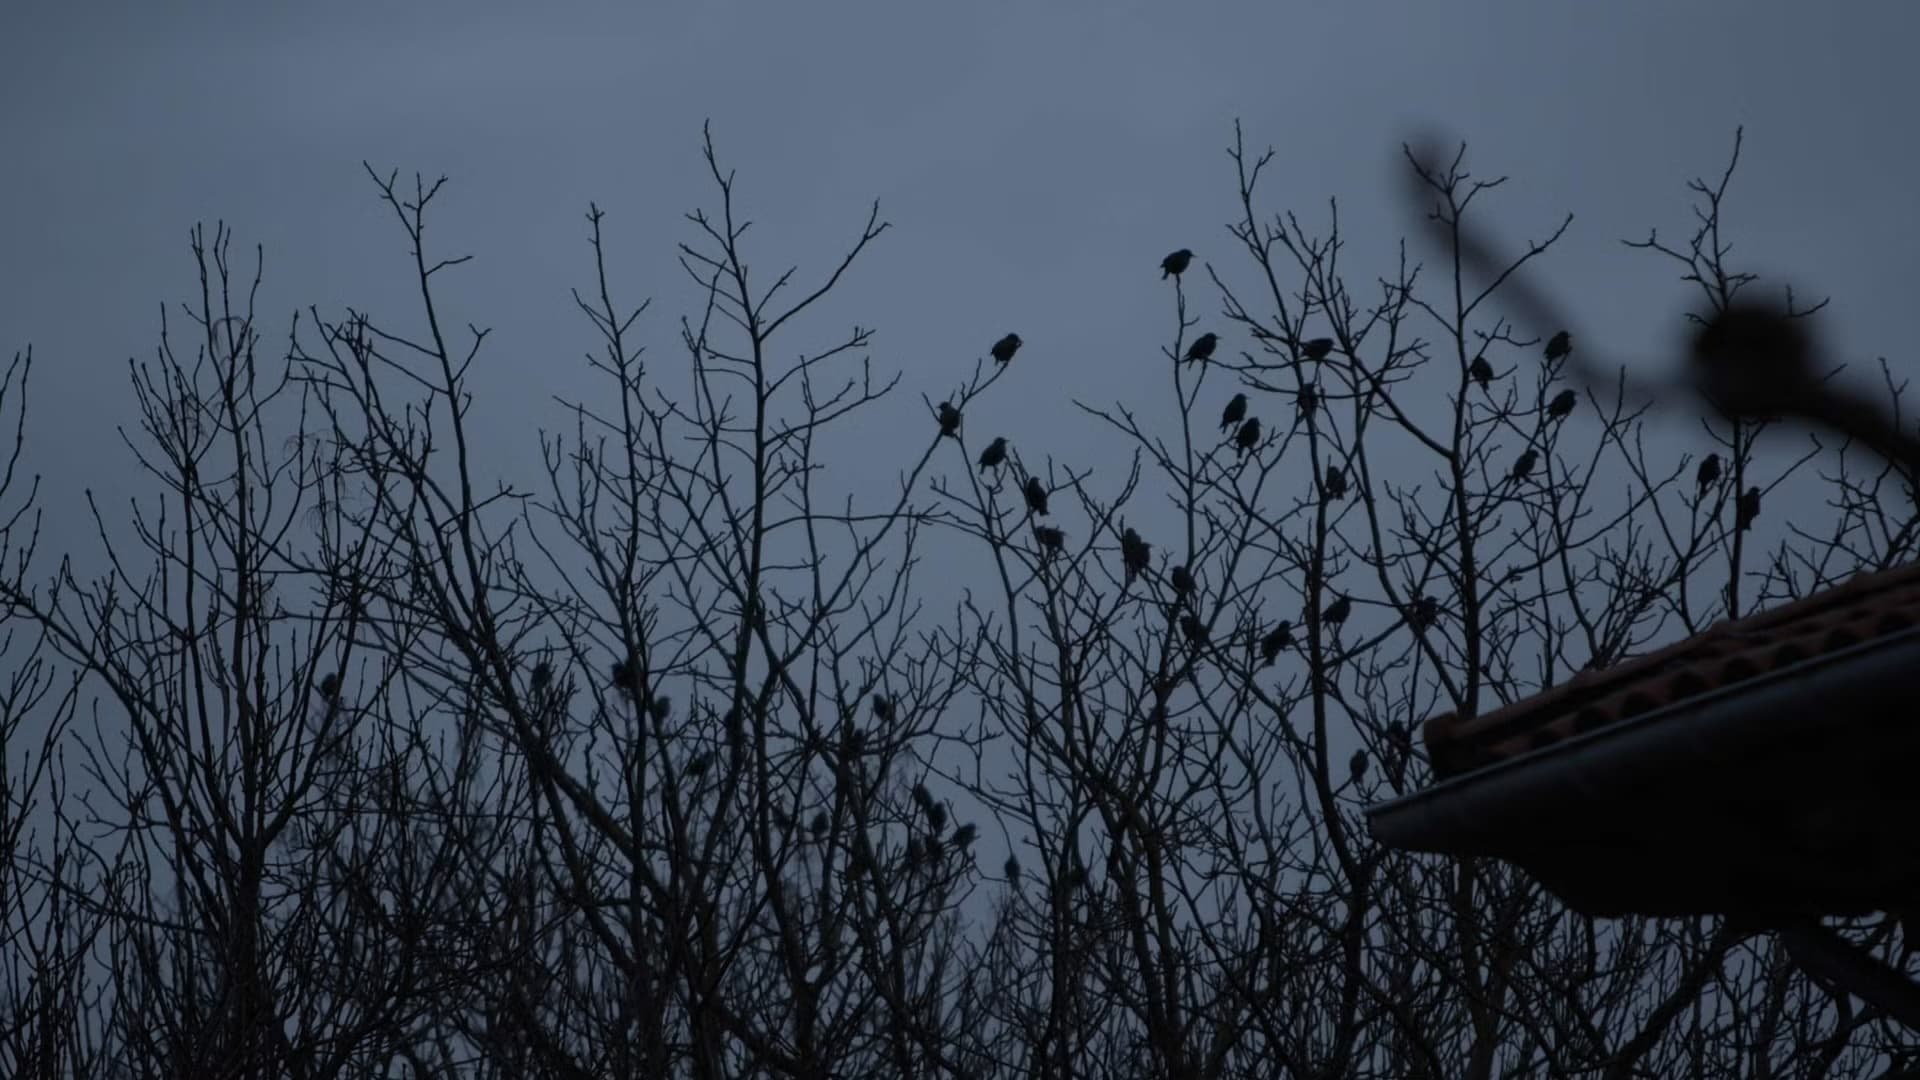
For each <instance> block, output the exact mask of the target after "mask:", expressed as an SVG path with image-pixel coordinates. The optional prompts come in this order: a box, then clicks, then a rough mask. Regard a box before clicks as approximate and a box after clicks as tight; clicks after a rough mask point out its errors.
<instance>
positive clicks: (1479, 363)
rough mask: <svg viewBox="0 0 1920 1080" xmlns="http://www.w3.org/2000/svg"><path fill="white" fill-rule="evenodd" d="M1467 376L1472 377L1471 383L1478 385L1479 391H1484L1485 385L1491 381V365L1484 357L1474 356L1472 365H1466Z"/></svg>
mask: <svg viewBox="0 0 1920 1080" xmlns="http://www.w3.org/2000/svg"><path fill="white" fill-rule="evenodd" d="M1467 374H1469V375H1471V376H1473V381H1474V382H1477V383H1479V384H1480V389H1482V390H1485V389H1486V388H1487V384H1488V383H1491V382H1492V381H1493V365H1492V364H1489V363H1487V358H1486V357H1485V356H1476V357H1474V358H1473V363H1471V364H1468V365H1467Z"/></svg>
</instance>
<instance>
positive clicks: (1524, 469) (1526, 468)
mask: <svg viewBox="0 0 1920 1080" xmlns="http://www.w3.org/2000/svg"><path fill="white" fill-rule="evenodd" d="M1539 460H1540V454H1539V453H1538V452H1537V451H1535V450H1534V449H1533V448H1532V447H1528V448H1527V450H1526V452H1525V453H1523V454H1521V455H1520V456H1519V457H1518V458H1516V459H1514V462H1513V471H1512V472H1510V473H1508V474H1507V479H1509V480H1511V481H1513V482H1515V483H1518V482H1520V481H1522V480H1525V479H1526V478H1527V477H1529V476H1531V475H1533V466H1534V465H1535V463H1537V462H1538V461H1539Z"/></svg>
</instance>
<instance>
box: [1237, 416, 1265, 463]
mask: <svg viewBox="0 0 1920 1080" xmlns="http://www.w3.org/2000/svg"><path fill="white" fill-rule="evenodd" d="M1259 445H1260V418H1259V417H1257V416H1249V417H1247V422H1246V423H1244V424H1241V425H1240V432H1239V434H1237V435H1235V436H1234V437H1233V449H1234V456H1235V457H1238V456H1240V455H1241V454H1244V453H1246V452H1247V451H1249V450H1251V449H1253V448H1254V447H1256V446H1259Z"/></svg>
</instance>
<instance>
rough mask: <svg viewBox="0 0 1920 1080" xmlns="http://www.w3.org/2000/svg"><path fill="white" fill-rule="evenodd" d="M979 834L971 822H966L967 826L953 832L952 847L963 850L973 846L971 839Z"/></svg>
mask: <svg viewBox="0 0 1920 1080" xmlns="http://www.w3.org/2000/svg"><path fill="white" fill-rule="evenodd" d="M979 834H980V830H979V829H977V828H975V827H974V825H973V823H972V822H968V823H967V824H965V825H962V826H960V827H959V828H957V829H955V830H953V843H954V846H955V847H963V848H964V847H970V846H972V844H973V838H974V837H976V836H978V835H979Z"/></svg>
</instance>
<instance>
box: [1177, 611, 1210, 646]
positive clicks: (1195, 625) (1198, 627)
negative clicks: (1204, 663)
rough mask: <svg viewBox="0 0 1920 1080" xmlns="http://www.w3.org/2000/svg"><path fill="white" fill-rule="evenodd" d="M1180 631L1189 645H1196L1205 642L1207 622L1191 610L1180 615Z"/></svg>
mask: <svg viewBox="0 0 1920 1080" xmlns="http://www.w3.org/2000/svg"><path fill="white" fill-rule="evenodd" d="M1180 633H1181V634H1183V635H1185V637H1186V639H1187V644H1189V645H1193V646H1196V647H1197V646H1200V645H1205V644H1206V643H1207V624H1206V623H1204V622H1202V621H1200V616H1198V615H1195V614H1193V613H1192V612H1188V613H1187V614H1185V615H1182V616H1180Z"/></svg>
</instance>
